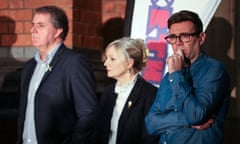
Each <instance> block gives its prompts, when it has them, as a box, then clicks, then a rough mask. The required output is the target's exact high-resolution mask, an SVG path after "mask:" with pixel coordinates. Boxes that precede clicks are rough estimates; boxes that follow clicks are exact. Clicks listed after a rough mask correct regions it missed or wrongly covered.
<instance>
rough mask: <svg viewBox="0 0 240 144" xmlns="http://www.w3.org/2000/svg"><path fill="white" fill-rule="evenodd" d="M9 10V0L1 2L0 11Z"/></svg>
mask: <svg viewBox="0 0 240 144" xmlns="http://www.w3.org/2000/svg"><path fill="white" fill-rule="evenodd" d="M3 8H8V0H1V4H0V9H3Z"/></svg>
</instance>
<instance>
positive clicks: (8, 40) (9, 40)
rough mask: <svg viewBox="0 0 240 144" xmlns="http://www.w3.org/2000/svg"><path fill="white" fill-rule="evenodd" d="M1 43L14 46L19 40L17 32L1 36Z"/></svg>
mask: <svg viewBox="0 0 240 144" xmlns="http://www.w3.org/2000/svg"><path fill="white" fill-rule="evenodd" d="M1 39H2V40H1V45H2V46H12V45H13V44H14V43H15V42H16V40H17V35H15V34H5V35H2V36H1Z"/></svg>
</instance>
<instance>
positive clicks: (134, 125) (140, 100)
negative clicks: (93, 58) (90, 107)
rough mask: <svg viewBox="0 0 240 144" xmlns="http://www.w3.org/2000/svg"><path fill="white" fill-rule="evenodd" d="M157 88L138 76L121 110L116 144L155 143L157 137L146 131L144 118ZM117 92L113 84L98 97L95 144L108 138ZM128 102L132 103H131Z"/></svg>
mask: <svg viewBox="0 0 240 144" xmlns="http://www.w3.org/2000/svg"><path fill="white" fill-rule="evenodd" d="M156 92H157V88H156V87H154V86H153V85H151V84H150V83H148V82H146V81H145V80H144V79H143V78H142V77H141V76H138V78H137V81H136V84H135V86H134V87H133V89H132V91H131V93H130V95H129V97H128V99H127V101H126V103H125V105H124V108H123V111H122V114H121V116H120V119H119V123H118V130H117V143H116V144H157V143H158V137H157V136H155V137H153V136H149V135H148V134H147V132H146V127H145V123H144V118H145V116H146V114H147V112H148V110H149V109H150V106H151V105H152V103H153V101H154V98H155V95H156ZM116 98H117V94H115V93H114V84H112V85H110V86H109V87H107V88H106V89H105V90H104V93H103V95H102V96H101V98H100V105H101V112H100V115H99V119H98V124H97V130H96V131H97V132H96V131H95V135H94V139H95V140H96V141H95V143H96V144H107V143H108V140H109V135H110V133H111V131H110V125H111V118H112V113H113V108H114V105H115V101H116ZM129 103H132V104H131V105H130V104H129Z"/></svg>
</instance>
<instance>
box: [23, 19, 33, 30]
mask: <svg viewBox="0 0 240 144" xmlns="http://www.w3.org/2000/svg"><path fill="white" fill-rule="evenodd" d="M31 28H32V22H31V21H29V22H24V29H23V33H30V32H31Z"/></svg>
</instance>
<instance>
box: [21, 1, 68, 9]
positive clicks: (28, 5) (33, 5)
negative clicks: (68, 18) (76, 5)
mask: <svg viewBox="0 0 240 144" xmlns="http://www.w3.org/2000/svg"><path fill="white" fill-rule="evenodd" d="M44 5H56V6H59V7H62V8H72V1H71V0H25V8H37V7H40V6H44Z"/></svg>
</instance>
